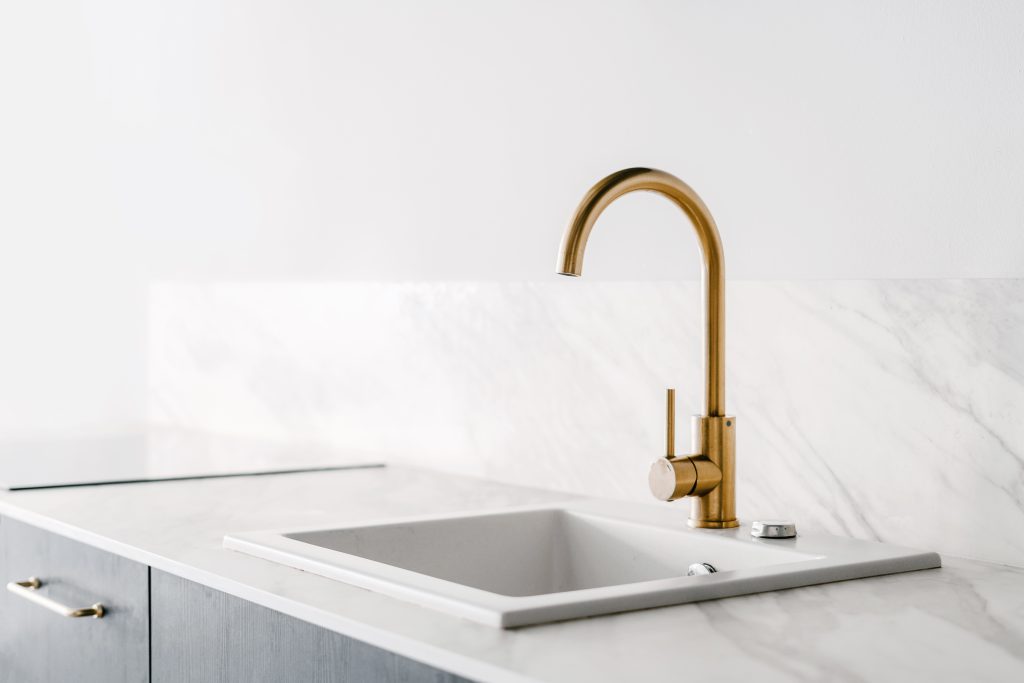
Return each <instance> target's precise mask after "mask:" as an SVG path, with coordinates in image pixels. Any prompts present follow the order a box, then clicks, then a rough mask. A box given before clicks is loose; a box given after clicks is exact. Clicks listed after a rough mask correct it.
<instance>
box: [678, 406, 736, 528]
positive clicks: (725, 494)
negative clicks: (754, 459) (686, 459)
mask: <svg viewBox="0 0 1024 683" xmlns="http://www.w3.org/2000/svg"><path fill="white" fill-rule="evenodd" d="M691 424H692V426H693V431H692V435H693V436H692V439H693V441H692V446H693V451H694V452H695V453H701V454H703V455H704V456H706V457H707V459H708V460H710V461H711V462H712V463H714V464H715V465H717V466H718V469H719V470H720V471H721V473H722V480H721V483H719V484H718V486H716V487H715V488H714V489H712V490H711V491H708V492H707V493H705V494H704V495H701V496H696V497H694V498H693V502H692V504H691V507H690V519H689V522H688V523H689V525H690V526H691V527H694V528H698V529H732V528H735V527H738V526H739V525H740V522H739V520H738V519H737V518H736V418H735V417H733V416H731V415H726V416H722V417H708V416H705V415H694V416H693V418H692V419H691Z"/></svg>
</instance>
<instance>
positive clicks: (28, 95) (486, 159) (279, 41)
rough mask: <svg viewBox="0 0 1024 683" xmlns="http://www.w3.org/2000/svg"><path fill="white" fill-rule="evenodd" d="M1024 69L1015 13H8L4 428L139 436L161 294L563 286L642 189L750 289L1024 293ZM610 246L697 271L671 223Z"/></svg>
mask: <svg viewBox="0 0 1024 683" xmlns="http://www.w3.org/2000/svg"><path fill="white" fill-rule="evenodd" d="M1022 63H1024V5H1022V4H1021V3H1015V2H985V3H977V2H971V1H968V0H962V1H958V2H950V1H942V2H936V1H930V2H903V3H891V2H881V1H878V2H861V1H857V2H854V1H851V2H828V3H822V2H812V1H807V2H784V3H779V2H774V3H765V2H747V3H722V2H717V1H715V0H706V1H702V2H677V1H675V0H672V1H668V0H666V1H665V2H654V1H651V0H647V1H643V2H640V1H637V0H621V1H619V2H593V1H590V2H582V1H580V2H557V3H554V2H523V1H521V0H516V1H511V0H509V1H504V2H471V1H468V0H467V1H465V2H450V1H448V2H444V1H439V0H435V1H432V2H422V1H417V0H404V1H397V0H390V1H379V0H374V1H370V0H366V1H359V2H351V1H349V2H337V1H336V0H320V1H316V2H314V1H312V0H309V1H303V2H294V1H287V0H264V1H262V2H255V1H252V0H238V1H237V2H228V1H226V0H177V1H175V2H170V1H168V0H162V1H160V2H155V1H153V0H121V1H117V0H88V1H82V2H74V1H72V0H53V1H48V0H34V1H33V2H6V3H3V4H2V5H0V231H2V233H0V311H2V312H3V318H2V320H3V326H2V328H0V335H2V336H0V340H2V341H0V344H2V353H0V377H2V378H3V380H2V382H0V434H5V435H10V434H29V433H41V432H55V431H62V432H66V431H77V432H82V431H104V430H109V429H114V428H117V427H119V426H122V425H125V424H127V423H130V422H132V421H133V420H139V419H142V417H143V416H144V414H145V406H144V402H145V391H144V389H145V381H146V380H145V376H144V367H145V365H144V358H145V311H146V305H147V304H146V302H147V298H146V297H147V285H148V283H149V282H151V281H156V280H167V279H172V280H174V279H179V280H192V279H197V280H268V279H270V280H278V279H284V280H317V279H324V280H328V279H330V280H334V279H389V280H397V279H497V280H517V279H540V278H547V277H550V276H551V275H550V274H551V272H552V263H553V260H554V256H555V251H556V246H557V242H558V238H559V234H560V231H561V228H562V224H563V222H564V220H565V218H566V216H567V215H568V213H569V212H571V210H572V208H573V207H574V205H575V203H576V201H577V200H578V198H579V196H580V195H581V194H582V192H583V191H584V190H585V189H586V187H587V186H588V185H589V183H590V182H592V181H594V180H596V179H597V178H598V177H600V176H601V175H603V174H605V173H607V172H609V171H612V170H615V169H617V168H619V167H622V166H628V165H640V164H643V165H653V166H657V167H662V168H664V169H666V170H670V171H672V172H675V173H677V174H678V175H680V176H681V177H683V178H684V179H685V180H687V181H688V182H690V183H691V184H692V185H694V187H696V188H697V189H698V191H700V192H701V193H702V194H703V195H704V197H705V199H706V201H707V202H708V204H709V205H710V206H711V208H712V210H713V211H714V213H715V215H716V217H717V219H718V222H719V224H720V226H721V228H722V232H723V235H724V241H725V244H726V253H727V254H728V257H729V261H728V263H729V275H730V277H732V278H739V279H754V278H786V279H794V278H876V277H1019V276H1024V231H1022V229H1021V228H1022V227H1024V193H1022V192H1021V191H1020V187H1021V185H1022V180H1024V126H1022V125H1021V121H1024V74H1022V71H1021V64H1022ZM627 223H628V225H627ZM601 228H602V230H601V234H600V236H599V237H600V239H595V240H594V242H593V247H592V249H591V253H590V255H589V258H588V273H589V274H591V275H592V276H596V277H611V278H649V277H650V278H675V277H692V276H694V275H695V274H696V267H695V264H696V257H695V255H694V254H695V249H694V247H693V240H692V238H691V237H690V235H688V234H686V231H685V230H681V229H680V221H679V219H678V217H677V216H676V215H675V214H674V211H673V210H672V209H671V207H669V206H667V205H665V204H664V203H658V202H656V201H653V200H651V199H650V198H645V197H630V198H627V199H625V200H623V201H622V202H621V204H620V205H618V206H615V207H613V208H612V209H610V210H609V212H608V216H607V219H606V220H605V221H604V222H603V224H602V226H601Z"/></svg>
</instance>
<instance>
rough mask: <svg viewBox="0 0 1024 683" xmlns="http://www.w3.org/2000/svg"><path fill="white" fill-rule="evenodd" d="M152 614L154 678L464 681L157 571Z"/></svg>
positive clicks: (260, 682)
mask: <svg viewBox="0 0 1024 683" xmlns="http://www.w3.org/2000/svg"><path fill="white" fill-rule="evenodd" d="M152 613H153V631H152V647H153V679H152V680H153V683H180V682H181V681H215V682H217V683H236V682H237V683H277V682H279V681H281V682H287V683H321V682H322V683H327V682H331V683H335V682H338V683H341V682H346V683H348V682H351V683H418V682H420V681H424V682H430V683H457V682H461V681H465V680H466V679H463V678H459V677H457V676H453V675H452V674H448V673H444V672H442V671H438V670H437V669H434V668H431V667H429V666H427V665H425V664H420V663H419V662H415V661H412V660H410V659H405V658H403V657H399V656H397V655H395V654H393V653H390V652H388V651H386V650H381V649H379V648H376V647H373V646H371V645H367V644H366V643H363V642H360V641H358V640H353V639H351V638H347V637H345V636H342V635H339V634H337V633H334V632H333V631H329V630H327V629H324V628H320V627H318V626H314V625H312V624H309V623H306V622H304V621H301V620H299V619H295V618H293V617H289V616H287V615H285V614H281V613H280V612H275V611H274V610H271V609H268V608H266V607H262V606H260V605H256V604H254V603H251V602H248V601H246V600H242V599H241V598H236V597H234V596H231V595H228V594H226V593H222V592H220V591H216V590H213V589H212V588H208V587H206V586H203V585H201V584H197V583H193V582H191V581H186V580H185V579H181V578H179V577H177V576H173V575H171V574H166V573H164V572H161V571H157V570H153V572H152Z"/></svg>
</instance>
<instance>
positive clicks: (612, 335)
mask: <svg viewBox="0 0 1024 683" xmlns="http://www.w3.org/2000/svg"><path fill="white" fill-rule="evenodd" d="M727 311H728V312H727V315H728V328H727V356H726V361H727V370H726V371H727V383H728V393H727V405H728V408H729V412H730V413H731V414H733V415H736V416H737V420H738V428H739V429H738V433H737V434H738V446H737V458H738V477H739V481H738V485H737V487H738V489H737V492H738V498H739V513H740V515H741V518H743V519H746V520H750V519H753V518H755V517H761V518H764V517H786V518H791V519H794V520H795V521H797V523H798V524H799V525H800V526H801V528H802V529H805V530H808V531H811V530H814V531H818V530H820V531H826V532H830V533H836V534H842V535H849V536H853V537H857V538H863V539H873V540H880V541H884V542H889V543H896V544H900V545H907V546H912V547H918V548H924V549H928V550H935V551H940V552H945V553H951V554H956V555H963V556H967V557H973V558H978V559H985V560H992V561H996V562H1004V563H1009V564H1014V565H1018V566H1024V533H1022V530H1024V419H1022V418H1024V281H1019V280H967V281H953V280H928V281H922V280H893V281H823V282H792V283H791V282H733V283H730V284H729V288H728V296H727ZM700 320H701V314H700V297H699V286H698V284H697V283H607V282H588V281H587V280H569V279H565V280H558V281H554V282H551V283H546V282H545V283H411V284H359V283H355V284H212V285H178V284H174V285H170V284H169V285H160V286H156V287H154V289H153V292H152V311H151V345H152V349H151V362H150V377H151V385H152V386H151V417H152V418H153V419H154V421H156V422H159V423H165V424H169V425H173V426H177V427H184V428H189V429H201V430H206V431H213V432H218V433H227V434H237V435H243V436H262V437H270V438H274V439H301V440H303V441H309V440H315V441H321V442H327V443H330V444H333V445H335V446H339V447H342V448H345V449H351V450H353V451H360V452H363V453H370V454H374V455H377V456H379V457H380V458H381V459H386V460H388V461H391V462H408V463H414V464H417V465H422V466H429V467H434V468H437V469H441V470H446V471H451V472H457V473H463V474H470V475H480V476H486V477H490V478H494V479H497V480H501V481H506V482H511V483H521V484H528V485H534V486H542V487H550V488H553V489H559V490H566V491H571V492H579V493H585V494H588V495H594V496H607V497H612V498H623V499H632V500H639V501H645V500H648V493H647V490H646V472H647V464H648V462H649V461H650V460H651V459H653V458H655V457H658V456H659V455H661V454H662V452H663V447H664V446H663V430H664V425H663V424H662V421H663V419H664V407H663V405H662V401H663V400H664V390H665V387H666V386H675V387H677V388H678V395H677V403H678V404H680V406H681V409H682V410H681V421H680V424H681V425H682V426H683V427H682V428H681V429H680V430H679V431H680V450H685V446H686V442H687V440H688V434H687V431H688V430H687V428H686V425H687V421H686V419H685V414H686V413H690V412H698V411H699V410H700V404H699V400H700V397H701V396H702V383H703V380H702V371H701V367H700V359H701V355H702V354H701V338H702V330H701V328H700ZM675 505H678V506H679V514H680V515H685V514H686V509H685V506H686V503H681V504H680V503H676V504H675Z"/></svg>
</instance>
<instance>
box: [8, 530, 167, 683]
mask: <svg viewBox="0 0 1024 683" xmlns="http://www.w3.org/2000/svg"><path fill="white" fill-rule="evenodd" d="M30 577H36V578H38V579H39V580H40V582H41V586H40V587H39V589H38V590H37V591H32V595H38V596H40V597H45V598H49V599H50V600H52V601H54V602H55V603H59V604H60V605H65V606H67V607H68V608H72V609H78V608H88V607H91V606H92V605H93V604H94V603H100V604H102V605H103V610H104V614H103V616H102V618H99V619H96V618H93V617H78V618H73V617H68V616H63V615H61V614H58V613H56V612H54V611H51V610H50V609H47V608H46V607H45V606H43V605H40V604H37V603H35V602H33V601H31V600H29V599H28V598H27V597H25V596H24V595H19V594H17V593H14V592H11V591H9V590H6V589H2V588H0V683H29V682H39V683H50V682H51V681H52V682H53V683H63V682H64V681H77V682H80V683H91V682H92V681H115V682H120V681H125V682H129V681H130V682H132V683H137V682H145V681H148V680H149V567H147V566H146V565H143V564H138V563H136V562H132V561H130V560H126V559H124V558H122V557H119V556H117V555H113V554H111V553H108V552H104V551H102V550H98V549H96V548H93V547H91V546H88V545H85V544H82V543H78V542H76V541H72V540H70V539H67V538H64V537H63V536H58V535H57V534H53V533H50V532H48V531H43V530H42V529H39V528H37V527H34V526H31V525H29V524H25V523H23V522H18V521H15V520H12V519H9V518H3V517H0V583H2V584H3V587H6V585H7V584H8V583H9V582H11V581H26V580H28V579H29V578H30Z"/></svg>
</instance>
